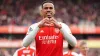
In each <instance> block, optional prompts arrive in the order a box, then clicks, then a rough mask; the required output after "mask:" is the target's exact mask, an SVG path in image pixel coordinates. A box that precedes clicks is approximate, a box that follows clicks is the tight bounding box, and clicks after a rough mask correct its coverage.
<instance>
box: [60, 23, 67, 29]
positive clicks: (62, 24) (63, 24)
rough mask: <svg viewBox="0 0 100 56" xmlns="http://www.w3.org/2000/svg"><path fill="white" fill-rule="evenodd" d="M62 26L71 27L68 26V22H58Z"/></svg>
mask: <svg viewBox="0 0 100 56" xmlns="http://www.w3.org/2000/svg"><path fill="white" fill-rule="evenodd" d="M58 23H59V24H60V25H61V26H62V27H65V28H68V29H69V27H68V25H67V24H65V23H62V22H58Z"/></svg>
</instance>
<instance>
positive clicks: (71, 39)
mask: <svg viewBox="0 0 100 56" xmlns="http://www.w3.org/2000/svg"><path fill="white" fill-rule="evenodd" d="M60 31H61V32H62V34H63V36H64V38H65V40H67V42H68V43H69V44H70V45H71V46H76V44H77V40H76V38H75V37H74V36H73V35H72V34H71V33H68V31H67V29H66V27H64V26H62V28H61V29H60Z"/></svg>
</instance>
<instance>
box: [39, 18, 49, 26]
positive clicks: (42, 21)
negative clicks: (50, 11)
mask: <svg viewBox="0 0 100 56" xmlns="http://www.w3.org/2000/svg"><path fill="white" fill-rule="evenodd" d="M49 24H50V19H49V18H44V19H43V20H41V21H40V23H39V27H40V28H41V27H44V26H49Z"/></svg>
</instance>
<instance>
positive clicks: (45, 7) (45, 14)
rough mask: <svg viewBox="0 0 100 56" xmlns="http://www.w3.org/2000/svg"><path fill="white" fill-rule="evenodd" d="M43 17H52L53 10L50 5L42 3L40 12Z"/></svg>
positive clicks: (52, 6)
mask: <svg viewBox="0 0 100 56" xmlns="http://www.w3.org/2000/svg"><path fill="white" fill-rule="evenodd" d="M41 12H42V15H43V17H48V18H49V17H50V18H51V17H53V16H54V14H55V8H54V5H53V4H52V3H44V4H43V8H42V10H41Z"/></svg>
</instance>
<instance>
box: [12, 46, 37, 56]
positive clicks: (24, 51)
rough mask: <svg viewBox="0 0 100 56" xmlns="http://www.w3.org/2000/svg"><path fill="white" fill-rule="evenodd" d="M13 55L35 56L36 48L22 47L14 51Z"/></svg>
mask: <svg viewBox="0 0 100 56" xmlns="http://www.w3.org/2000/svg"><path fill="white" fill-rule="evenodd" d="M13 56H35V48H34V47H30V46H29V47H22V48H20V49H18V50H16V52H15V53H14V55H13Z"/></svg>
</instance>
